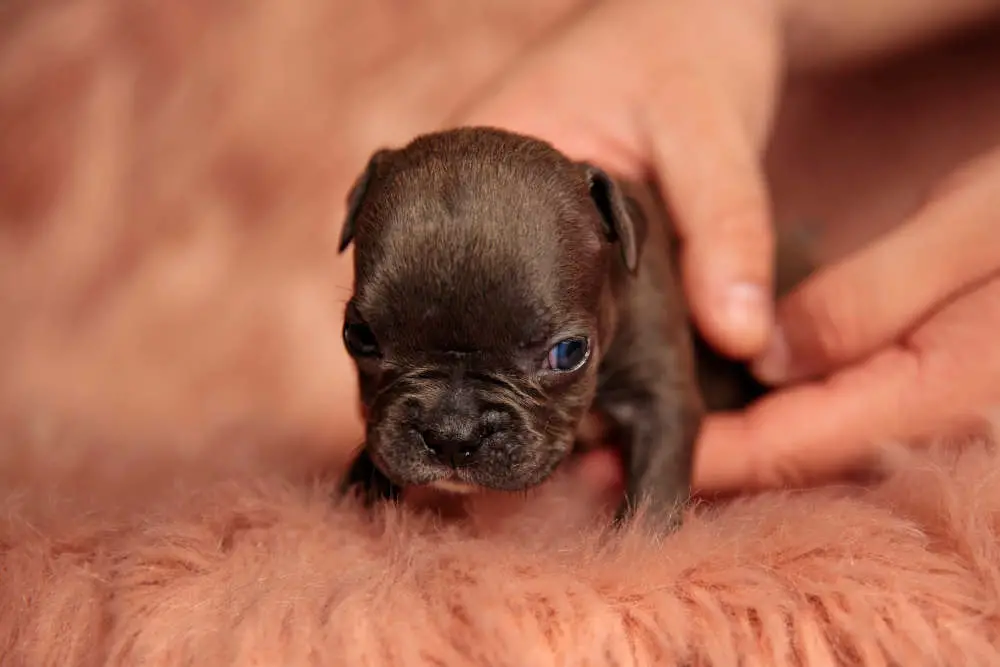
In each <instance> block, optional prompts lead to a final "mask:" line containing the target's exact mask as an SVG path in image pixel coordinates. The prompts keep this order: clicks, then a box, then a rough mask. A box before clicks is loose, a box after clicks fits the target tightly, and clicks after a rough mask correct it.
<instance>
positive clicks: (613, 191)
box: [583, 163, 641, 273]
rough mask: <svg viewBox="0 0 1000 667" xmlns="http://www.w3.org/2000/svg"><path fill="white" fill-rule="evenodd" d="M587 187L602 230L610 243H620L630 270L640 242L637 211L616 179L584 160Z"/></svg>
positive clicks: (634, 266)
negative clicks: (601, 224) (598, 215)
mask: <svg viewBox="0 0 1000 667" xmlns="http://www.w3.org/2000/svg"><path fill="white" fill-rule="evenodd" d="M583 169H584V174H585V175H586V178H587V187H588V188H589V189H590V198H591V199H592V200H593V201H594V205H595V206H596V207H597V210H598V212H599V213H600V214H601V220H602V222H603V226H604V233H605V235H606V236H607V238H608V240H609V241H611V242H612V243H615V242H617V243H618V244H619V245H620V246H621V252H622V258H623V259H624V260H625V266H626V268H628V270H629V271H630V272H632V273H635V272H636V270H637V269H638V267H639V245H640V241H641V238H640V236H641V230H640V229H639V228H638V227H639V225H641V221H640V220H637V219H636V216H637V215H638V211H636V210H635V208H634V207H630V206H629V205H628V201H627V200H626V199H625V195H624V193H622V191H621V188H620V187H619V186H618V184H617V183H615V181H614V180H613V179H612V178H611V177H610V176H608V175H607V174H606V173H605V172H604V170H602V169H600V168H598V167H595V166H593V165H591V164H586V163H584V164H583Z"/></svg>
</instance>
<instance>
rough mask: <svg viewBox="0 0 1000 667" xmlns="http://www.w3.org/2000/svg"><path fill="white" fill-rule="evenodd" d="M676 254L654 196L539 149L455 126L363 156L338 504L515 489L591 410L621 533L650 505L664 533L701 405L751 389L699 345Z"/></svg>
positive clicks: (547, 463) (680, 495) (729, 401)
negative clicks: (360, 497)
mask: <svg viewBox="0 0 1000 667" xmlns="http://www.w3.org/2000/svg"><path fill="white" fill-rule="evenodd" d="M674 241H675V240H674V239H673V237H672V234H671V232H670V228H669V225H668V222H667V220H666V217H665V214H664V207H663V206H662V205H661V204H660V202H659V201H657V200H656V199H655V198H654V197H653V196H652V195H651V191H647V190H639V189H635V190H629V191H626V190H625V189H624V187H623V186H622V185H621V184H618V183H616V182H615V181H614V180H612V178H610V177H609V176H608V174H606V173H605V172H603V171H602V170H601V169H599V168H598V167H596V166H593V165H589V164H583V163H577V162H573V161H571V160H570V159H568V158H567V157H566V156H564V155H563V154H561V153H559V152H558V151H556V150H555V149H554V148H553V147H551V146H550V145H549V144H547V143H544V142H542V141H539V140H537V139H533V138H530V137H526V136H521V135H517V134H513V133H509V132H504V131H500V130H495V129H489V128H461V129H456V130H450V131H446V132H439V133H434V134H428V135H424V136H421V137H418V138H417V139H415V140H414V141H412V142H411V143H410V144H408V145H407V146H405V147H403V148H401V149H398V150H388V149H384V150H380V151H377V152H376V153H375V154H374V155H373V156H372V158H371V160H370V162H369V163H368V165H367V167H366V169H365V171H364V173H363V174H362V175H361V176H360V177H359V179H358V180H357V182H356V183H355V185H354V187H353V188H352V191H351V193H350V196H349V199H348V212H347V217H346V221H345V223H344V226H343V231H342V235H341V241H340V250H341V252H343V251H344V250H345V249H346V248H347V247H348V246H349V245H350V244H351V243H352V242H353V243H354V245H355V255H354V267H355V285H354V293H353V296H352V298H351V299H350V301H349V302H348V304H347V308H346V314H345V323H344V332H343V335H344V343H345V344H346V346H347V350H348V351H349V353H350V354H351V356H352V357H353V359H354V361H355V362H356V366H357V371H358V380H359V384H360V393H361V400H362V402H363V407H364V413H365V416H366V421H367V426H366V430H367V438H366V442H365V444H364V447H363V449H362V450H361V451H360V453H359V455H358V457H357V459H356V460H355V462H354V464H353V466H352V467H351V469H350V471H349V473H348V475H347V478H346V480H345V481H344V489H345V490H349V489H351V488H354V487H356V486H360V488H361V490H362V491H363V492H364V494H365V497H366V499H367V500H368V501H369V502H373V501H375V500H377V499H379V498H395V497H396V496H397V495H398V493H399V492H400V490H401V489H402V488H403V487H406V486H411V485H432V486H437V487H438V488H443V489H452V490H460V489H469V488H475V487H485V488H489V489H497V490H509V491H518V490H524V489H528V488H531V487H533V486H535V485H537V484H539V483H541V482H542V481H544V480H545V479H546V478H547V477H548V476H549V475H550V474H551V473H552V472H553V471H554V470H555V468H556V466H557V465H558V464H559V463H560V462H561V461H563V460H564V459H565V458H566V457H567V455H569V454H570V452H571V451H572V450H573V448H574V443H575V442H576V440H577V438H576V436H577V431H578V428H579V427H580V424H581V421H582V420H583V418H584V416H585V415H586V414H587V413H588V412H590V411H592V410H596V411H597V412H598V413H600V414H602V415H603V416H604V418H605V419H606V420H607V421H609V422H610V424H611V426H612V428H613V430H614V433H615V435H616V439H617V440H618V441H620V442H622V443H623V449H624V454H625V465H626V489H625V497H624V498H623V499H622V505H621V508H620V510H619V513H618V516H619V518H620V519H624V518H626V517H627V516H629V515H630V513H631V511H632V510H634V508H636V507H637V506H638V505H640V504H648V510H649V516H650V517H652V518H653V520H654V522H655V523H656V524H657V525H659V526H661V527H664V528H666V529H670V528H672V527H673V526H675V525H676V523H677V522H678V521H679V517H680V512H679V511H678V510H679V509H680V506H681V505H682V504H683V503H684V502H685V500H686V499H687V498H688V495H689V486H690V477H691V465H692V453H693V447H694V443H695V439H696V437H697V435H698V430H699V426H700V423H701V419H702V415H703V413H704V411H705V410H706V407H732V406H735V405H741V404H744V403H745V402H746V401H748V400H749V399H750V398H752V397H753V396H754V395H756V393H758V391H759V387H758V386H757V385H756V383H754V382H753V381H752V379H751V378H750V375H749V374H748V373H747V372H746V371H745V370H743V369H742V367H741V366H738V365H736V364H733V363H731V362H728V361H726V360H723V359H721V358H720V357H717V356H715V355H714V353H713V352H712V351H711V349H710V348H708V347H707V346H705V345H704V344H703V343H701V342H699V341H698V340H696V339H695V338H694V337H693V332H692V329H691V326H690V324H689V316H688V312H687V309H686V306H685V302H684V299H683V296H682V293H681V289H680V285H679V278H678V275H677V271H676V261H675V254H676V247H675V242H674ZM696 346H697V347H696ZM696 352H697V355H698V357H699V359H700V360H701V361H700V364H701V369H702V372H701V373H700V374H699V373H698V368H699V365H698V363H696ZM706 396H707V397H708V399H709V400H706ZM712 397H715V400H714V403H715V405H712V403H713V401H712V400H711V399H712Z"/></svg>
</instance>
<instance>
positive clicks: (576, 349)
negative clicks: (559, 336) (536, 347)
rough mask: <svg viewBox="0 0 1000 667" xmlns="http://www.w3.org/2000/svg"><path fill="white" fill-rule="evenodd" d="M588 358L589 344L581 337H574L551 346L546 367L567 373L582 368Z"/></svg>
mask: <svg viewBox="0 0 1000 667" xmlns="http://www.w3.org/2000/svg"><path fill="white" fill-rule="evenodd" d="M589 356H590V342H589V341H588V340H587V339H586V338H584V337H582V336H574V337H573V338H567V339H566V340H561V341H559V342H558V343H556V344H555V345H553V346H552V349H551V350H549V357H548V359H547V360H546V365H547V366H548V368H549V369H550V370H553V371H559V372H560V373H569V372H571V371H575V370H577V369H578V368H580V367H581V366H583V365H584V364H585V363H586V362H587V358H588V357H589Z"/></svg>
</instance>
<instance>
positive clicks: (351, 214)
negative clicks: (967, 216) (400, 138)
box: [337, 148, 390, 253]
mask: <svg viewBox="0 0 1000 667" xmlns="http://www.w3.org/2000/svg"><path fill="white" fill-rule="evenodd" d="M389 153H390V151H389V149H387V148H382V149H379V150H377V151H375V152H374V153H373V154H372V156H371V157H370V158H369V159H368V164H367V165H365V170H364V171H363V172H361V175H359V176H358V177H357V178H356V179H355V180H354V185H352V186H351V190H350V192H349V193H348V195H347V215H346V216H345V217H344V224H343V226H342V227H341V229H340V245H339V247H338V248H337V252H340V253H342V252H344V251H345V250H347V247H348V246H349V245H351V241H353V240H354V227H355V224H356V223H357V219H358V212H359V211H360V210H361V204H363V203H364V201H365V196H366V195H367V194H368V189H369V186H371V184H372V179H373V178H374V176H375V171H376V170H377V169H378V166H379V164H380V163H381V162H382V161H383V160H384V159H385V158H386V157H387V156H388V155H389Z"/></svg>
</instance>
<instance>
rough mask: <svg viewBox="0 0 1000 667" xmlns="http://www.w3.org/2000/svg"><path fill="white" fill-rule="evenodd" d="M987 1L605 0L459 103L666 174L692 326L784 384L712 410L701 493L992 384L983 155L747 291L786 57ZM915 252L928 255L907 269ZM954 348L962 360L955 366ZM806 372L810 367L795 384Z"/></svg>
mask: <svg viewBox="0 0 1000 667" xmlns="http://www.w3.org/2000/svg"><path fill="white" fill-rule="evenodd" d="M989 11H993V7H992V6H991V4H990V3H984V2H965V3H955V4H952V5H949V6H948V8H941V7H937V8H936V9H933V8H932V7H931V6H930V5H928V4H927V3H924V2H914V1H910V2H905V1H903V0H898V1H897V2H894V3H885V4H880V5H879V8H878V12H875V13H874V14H873V13H871V12H870V11H869V10H868V8H867V6H866V5H863V4H860V3H849V4H843V5H837V6H836V7H834V6H833V5H830V4H828V3H811V2H796V1H794V0H790V1H788V2H781V3H771V2H759V3H750V4H745V5H741V12H742V13H740V12H733V11H732V9H731V8H729V7H727V8H726V9H720V8H718V7H715V6H714V5H707V4H700V5H696V4H681V5H677V4H664V3H657V2H647V1H645V0H634V1H630V2H622V3H608V4H604V5H599V6H598V7H597V8H595V10H594V11H592V12H591V13H590V14H589V15H587V16H585V17H584V18H583V19H582V20H581V21H580V22H579V23H578V24H577V25H576V26H574V28H573V29H571V30H570V31H568V32H566V33H564V34H563V35H560V36H559V37H558V38H557V39H556V40H554V41H553V42H550V43H549V44H546V45H543V47H542V48H540V49H539V50H537V51H536V52H534V53H533V54H530V55H529V56H528V57H527V58H526V59H525V60H524V61H522V62H521V63H519V64H518V66H517V67H516V68H515V70H514V71H513V72H511V73H510V74H509V75H508V76H507V78H506V79H505V80H503V81H501V83H500V85H499V86H498V87H497V89H496V90H495V91H493V92H492V94H491V96H489V97H488V98H487V99H485V100H484V101H482V102H481V103H480V104H479V105H477V106H476V107H475V108H474V109H473V110H472V111H471V112H470V113H469V114H468V115H467V116H466V117H465V118H466V119H471V122H474V123H498V124H502V125H505V126H509V127H513V128H515V129H519V130H522V131H528V132H532V133H535V134H539V135H541V136H544V137H546V138H549V139H551V140H553V141H554V142H555V143H556V144H557V145H558V146H560V147H561V148H563V149H564V150H566V151H567V152H570V153H572V154H576V155H579V156H581V157H584V158H587V159H593V160H598V161H603V162H604V163H605V164H610V165H612V167H613V168H616V169H617V171H619V172H621V173H624V174H626V175H629V176H652V177H653V178H654V179H656V180H657V181H658V182H659V184H660V185H661V187H662V188H663V189H664V191H665V193H666V194H667V196H668V198H669V199H670V203H671V205H672V208H673V209H674V213H675V217H676V224H677V226H678V228H679V231H680V233H681V236H682V238H683V239H684V241H685V245H686V249H685V253H684V257H683V267H682V268H683V269H684V278H685V281H686V288H687V291H688V296H689V299H690V301H691V303H692V309H693V313H694V316H695V319H696V322H697V324H698V325H699V326H700V328H701V329H702V331H703V332H704V333H705V334H706V336H707V337H708V338H709V340H710V341H712V342H714V343H715V344H716V345H717V346H718V347H719V348H720V349H722V350H723V351H724V352H727V353H729V354H731V355H733V356H739V357H744V358H753V359H755V363H754V368H755V369H757V370H758V372H759V375H760V376H761V377H762V378H763V379H765V380H767V381H769V382H771V383H773V384H779V385H785V387H787V388H784V387H783V388H781V390H780V391H778V392H777V393H776V394H775V395H774V396H773V397H771V398H769V399H767V400H765V401H763V402H762V403H761V404H759V405H756V406H753V407H752V408H751V409H750V410H748V411H746V412H745V413H742V414H733V415H717V416H715V417H714V418H713V419H710V420H709V422H708V424H707V425H706V428H705V430H704V433H703V436H702V441H701V444H700V446H699V455H698V461H697V463H696V475H695V477H696V479H695V482H696V485H697V486H698V487H699V489H700V490H705V491H732V490H739V489H745V488H747V487H755V486H774V485H785V484H788V483H803V482H806V481H810V480H816V479H821V478H824V477H830V476H834V475H837V474H839V473H844V472H848V471H850V470H851V469H852V468H854V467H856V466H857V465H859V464H861V463H863V462H865V461H866V460H868V459H870V458H871V456H872V454H873V453H874V451H875V449H876V448H877V445H878V444H879V443H880V442H882V441H888V440H891V439H897V438H900V439H905V440H908V439H912V438H915V437H917V436H921V435H927V434H929V433H933V432H942V433H943V432H947V431H948V430H951V429H954V430H957V429H959V428H964V427H966V426H968V425H969V424H970V423H971V422H972V421H974V418H975V417H978V416H979V415H981V414H984V413H985V412H986V411H988V410H989V409H990V408H991V407H992V405H993V404H994V402H996V401H998V400H1000V392H998V390H997V389H998V388H997V387H996V386H995V385H996V384H997V383H996V381H995V380H993V378H994V377H996V376H998V371H1000V369H998V363H997V360H996V359H995V358H994V357H995V353H994V352H993V348H994V346H992V345H991V344H989V342H988V341H989V340H990V339H991V338H990V336H991V331H992V330H994V328H995V325H996V323H997V317H996V314H995V313H993V312H992V310H993V309H994V308H993V307H991V304H992V301H991V300H990V299H991V297H994V298H995V297H996V294H995V293H994V291H993V290H995V287H994V286H993V285H992V283H991V282H990V279H991V276H993V275H994V274H995V273H997V271H998V270H1000V253H998V252H995V251H991V250H990V249H996V248H1000V231H997V230H1000V227H998V226H996V225H994V224H992V221H991V215H992V211H993V210H995V201H994V199H995V198H991V197H990V196H989V194H990V193H992V192H994V191H996V190H998V189H1000V185H998V184H1000V170H998V169H995V168H992V167H991V161H990V160H986V161H985V162H986V164H985V165H984V164H977V165H973V166H971V167H967V168H965V169H964V172H963V174H962V175H957V176H951V177H949V178H948V179H946V180H945V183H946V184H947V183H953V182H955V181H958V182H959V183H960V184H961V186H951V187H949V186H947V185H945V186H944V187H939V188H937V189H935V190H934V191H933V192H932V193H931V195H930V197H929V198H928V201H927V203H926V204H925V205H924V206H923V207H921V208H920V209H918V210H917V211H915V212H913V215H912V217H911V219H910V220H907V221H905V222H904V224H903V227H902V229H901V231H899V232H897V233H894V234H892V235H889V236H887V237H886V238H885V239H884V240H882V241H880V242H878V243H875V244H873V245H872V246H871V247H870V248H867V249H861V250H859V251H858V252H857V253H856V254H854V255H851V256H849V257H848V258H846V259H844V260H843V261H841V262H838V263H835V264H833V265H831V266H829V267H824V269H823V270H822V271H820V272H819V274H818V275H816V276H815V277H814V278H811V279H810V280H808V281H807V282H806V283H805V284H804V285H803V286H802V287H801V288H800V289H798V290H797V291H796V292H795V293H793V294H792V295H790V296H789V297H788V298H787V299H786V300H784V301H783V302H782V303H781V304H780V305H779V307H778V310H777V320H776V324H777V326H776V327H774V326H773V325H774V324H775V319H774V318H773V317H772V312H771V304H770V303H769V301H768V300H767V299H766V298H765V296H764V295H766V294H768V293H770V285H771V280H772V278H771V275H770V271H769V269H770V266H771V263H772V260H773V258H772V255H771V245H772V243H773V232H772V221H771V211H770V209H769V205H768V204H769V202H768V197H767V194H766V192H765V186H764V184H763V181H764V177H763V173H762V170H761V169H760V168H759V164H758V162H757V160H759V158H760V155H761V153H762V152H763V145H764V143H765V141H766V140H767V138H768V131H769V129H770V125H771V120H772V118H771V115H772V111H773V108H774V104H775V94H776V91H778V90H779V89H780V83H781V81H782V78H781V76H780V73H781V72H782V71H783V70H789V71H793V72H796V73H802V72H814V71H816V70H817V69H821V68H830V67H836V66H844V65H847V64H853V65H856V64H858V63H859V62H864V60H865V59H871V58H872V57H874V56H875V55H879V54H887V53H892V52H895V51H897V50H899V49H901V48H902V47H906V46H913V45H914V44H917V43H919V42H920V41H921V40H925V39H927V38H928V37H929V36H940V35H941V34H943V33H947V32H949V31H950V30H952V29H954V28H956V27H957V26H961V25H962V24H963V23H965V22H968V21H972V20H975V19H980V18H982V17H983V16H984V15H985V14H986V13H987V12H989ZM859 26H860V28H861V29H860V30H859V29H858V28H859ZM623 34H628V35H629V39H628V40H621V39H620V36H621V35H623ZM588 81H590V82H597V81H600V82H602V84H603V85H600V86H596V85H592V86H587V85H586V84H587V82H588ZM546 96H548V97H546ZM540 100H544V101H542V102H540ZM970 182H971V184H970ZM706 184H710V186H707V185H706ZM949 223H951V224H954V225H957V226H958V227H959V229H953V228H950V227H949V226H948V225H949ZM946 241H947V242H946ZM942 249H943V252H942ZM932 256H933V257H934V259H935V260H937V261H936V262H929V261H928V260H929V259H930V258H931V257H932ZM919 266H924V267H925V268H930V269H933V270H930V271H920V272H918V273H917V275H918V278H919V277H921V276H922V277H923V278H924V280H923V282H920V281H919V279H918V281H917V282H914V280H913V279H912V276H913V275H914V269H915V268H916V267H919ZM876 267H879V268H876ZM935 271H937V273H935ZM931 275H935V276H937V277H935V278H933V279H932V278H930V276H931ZM984 281H985V282H984ZM979 283H984V284H979ZM973 287H976V289H973ZM852 288H853V291H852ZM966 289H969V290H971V291H968V292H967V293H966V292H963V290H966ZM998 303H1000V300H998ZM874 311H878V312H881V313H883V314H882V316H881V317H872V316H870V313H872V312H874ZM970 346H973V347H972V348H970ZM970 349H974V350H975V354H974V355H973V359H974V361H973V362H972V363H969V362H966V363H964V364H956V363H953V361H954V357H955V356H956V355H957V354H958V353H959V351H962V352H967V351H968V350H970ZM786 366H787V368H786ZM796 369H799V370H802V369H805V370H807V371H813V372H814V373H813V374H812V375H809V374H804V373H796V372H795V371H796ZM966 375H968V377H966ZM803 379H807V380H817V382H818V383H813V384H808V385H805V386H797V384H796V382H797V381H799V380H803ZM956 386H958V387H960V389H959V390H956V389H955V387H956ZM914 410H916V411H917V415H919V416H918V417H914V416H913V411H914ZM600 465H606V464H604V463H602V464H600Z"/></svg>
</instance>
